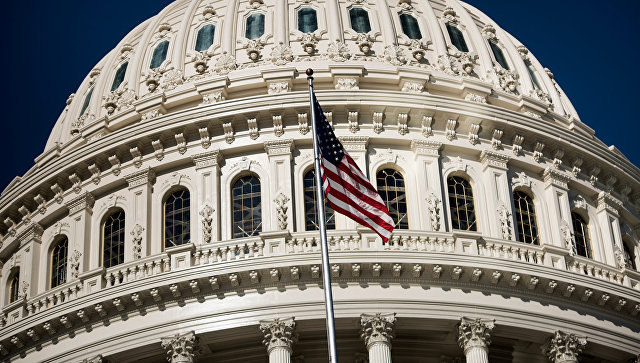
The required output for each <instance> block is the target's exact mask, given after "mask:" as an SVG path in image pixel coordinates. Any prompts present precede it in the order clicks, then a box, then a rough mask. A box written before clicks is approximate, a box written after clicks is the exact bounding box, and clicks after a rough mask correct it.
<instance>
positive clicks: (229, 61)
mask: <svg viewBox="0 0 640 363" xmlns="http://www.w3.org/2000/svg"><path fill="white" fill-rule="evenodd" d="M236 68H237V65H236V58H235V57H234V56H232V55H231V54H229V53H227V52H226V51H224V52H222V54H221V55H220V56H219V57H218V59H217V60H216V63H215V64H214V66H213V71H214V72H216V73H217V74H227V73H229V72H231V71H233V70H234V69H236Z"/></svg>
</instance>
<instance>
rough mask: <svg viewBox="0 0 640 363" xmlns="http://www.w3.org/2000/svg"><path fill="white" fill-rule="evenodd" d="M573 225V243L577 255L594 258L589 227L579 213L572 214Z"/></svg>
mask: <svg viewBox="0 0 640 363" xmlns="http://www.w3.org/2000/svg"><path fill="white" fill-rule="evenodd" d="M571 222H572V224H573V241H574V242H575V244H576V245H575V248H576V249H575V251H573V252H574V253H575V254H577V255H580V256H583V257H588V258H592V254H591V241H590V238H589V225H588V224H587V222H586V221H585V220H584V218H582V216H581V215H579V214H578V213H575V212H573V213H571Z"/></svg>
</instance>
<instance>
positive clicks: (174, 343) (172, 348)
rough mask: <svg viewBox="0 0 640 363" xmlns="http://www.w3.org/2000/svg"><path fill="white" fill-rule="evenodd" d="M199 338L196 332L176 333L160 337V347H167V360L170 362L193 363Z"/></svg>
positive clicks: (197, 349)
mask: <svg viewBox="0 0 640 363" xmlns="http://www.w3.org/2000/svg"><path fill="white" fill-rule="evenodd" d="M198 343H199V339H198V337H196V333H195V332H193V331H190V332H188V333H183V334H176V335H174V336H171V337H166V338H162V348H164V349H167V360H168V361H169V362H171V363H193V362H195V359H196V354H197V353H198V352H199V350H200V347H199V346H198Z"/></svg>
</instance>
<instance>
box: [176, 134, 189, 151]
mask: <svg viewBox="0 0 640 363" xmlns="http://www.w3.org/2000/svg"><path fill="white" fill-rule="evenodd" d="M174 137H175V139H176V146H177V147H178V152H179V153H180V154H181V155H182V154H184V153H186V152H187V139H185V137H184V134H183V133H182V132H181V133H179V134H175V135H174Z"/></svg>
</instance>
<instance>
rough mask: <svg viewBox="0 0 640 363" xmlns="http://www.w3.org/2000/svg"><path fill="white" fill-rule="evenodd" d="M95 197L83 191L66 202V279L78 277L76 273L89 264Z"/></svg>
mask: <svg viewBox="0 0 640 363" xmlns="http://www.w3.org/2000/svg"><path fill="white" fill-rule="evenodd" d="M94 203H95V199H94V198H93V195H91V193H89V192H84V193H83V194H80V195H79V196H78V197H76V198H74V199H72V200H71V201H70V202H68V203H67V208H68V209H69V224H70V226H69V227H70V230H71V233H70V234H71V235H70V236H68V237H69V250H68V255H67V258H68V260H69V263H68V264H67V281H66V282H69V281H71V280H73V279H76V278H78V274H79V273H80V272H82V271H83V270H85V266H88V265H89V257H90V256H89V255H90V254H89V251H90V249H91V247H92V246H91V215H92V214H93V210H92V208H93V204H94Z"/></svg>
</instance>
